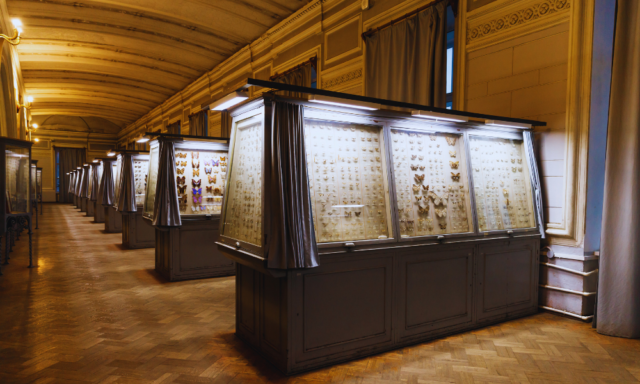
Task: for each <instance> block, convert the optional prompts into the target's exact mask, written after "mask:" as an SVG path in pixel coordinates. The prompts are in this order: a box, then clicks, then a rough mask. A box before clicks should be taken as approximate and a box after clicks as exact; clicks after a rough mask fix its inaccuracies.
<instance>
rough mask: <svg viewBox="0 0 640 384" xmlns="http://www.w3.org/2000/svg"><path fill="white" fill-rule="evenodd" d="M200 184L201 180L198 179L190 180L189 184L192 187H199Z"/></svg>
mask: <svg viewBox="0 0 640 384" xmlns="http://www.w3.org/2000/svg"><path fill="white" fill-rule="evenodd" d="M182 182H184V177H183V178H182ZM200 184H202V180H198V181H195V180H191V185H193V186H194V187H199V186H200Z"/></svg>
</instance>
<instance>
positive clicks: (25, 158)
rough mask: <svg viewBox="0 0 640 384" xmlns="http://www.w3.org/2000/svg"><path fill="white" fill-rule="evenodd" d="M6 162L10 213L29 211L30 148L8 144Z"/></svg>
mask: <svg viewBox="0 0 640 384" xmlns="http://www.w3.org/2000/svg"><path fill="white" fill-rule="evenodd" d="M6 164H7V169H6V183H7V187H6V191H5V193H6V194H7V204H8V208H9V213H26V212H29V176H30V175H29V168H30V162H29V149H28V148H21V147H14V146H12V145H7V149H6Z"/></svg>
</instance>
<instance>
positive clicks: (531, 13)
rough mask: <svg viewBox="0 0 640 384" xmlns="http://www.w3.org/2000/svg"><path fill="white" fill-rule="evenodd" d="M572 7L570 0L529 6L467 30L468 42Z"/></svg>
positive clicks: (543, 2)
mask: <svg viewBox="0 0 640 384" xmlns="http://www.w3.org/2000/svg"><path fill="white" fill-rule="evenodd" d="M570 7H571V3H570V1H569V0H546V1H542V2H539V3H536V4H534V5H531V6H529V7H526V8H523V9H520V10H517V11H514V12H509V13H508V14H506V15H504V16H502V17H499V18H496V19H493V20H490V21H487V22H483V23H481V24H480V25H478V26H475V27H473V28H470V29H469V30H468V31H467V44H469V43H471V42H473V41H474V40H477V39H480V38H483V37H487V36H490V35H492V34H494V33H498V32H501V31H504V30H507V29H509V28H512V27H515V26H520V25H523V24H526V23H529V22H531V21H534V20H538V19H540V18H542V17H546V16H549V15H553V14H555V13H557V12H562V11H567V10H569V8H570Z"/></svg>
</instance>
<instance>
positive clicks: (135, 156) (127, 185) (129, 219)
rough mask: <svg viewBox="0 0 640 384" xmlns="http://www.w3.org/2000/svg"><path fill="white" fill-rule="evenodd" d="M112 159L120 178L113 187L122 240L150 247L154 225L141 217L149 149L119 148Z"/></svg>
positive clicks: (129, 244)
mask: <svg viewBox="0 0 640 384" xmlns="http://www.w3.org/2000/svg"><path fill="white" fill-rule="evenodd" d="M116 163H117V168H118V169H119V170H118V174H117V177H118V179H119V181H120V182H119V184H117V187H116V209H117V211H118V212H119V213H120V214H121V215H122V244H123V245H124V246H126V247H128V248H133V249H136V248H153V247H155V245H156V244H155V229H154V228H153V227H152V226H151V225H149V223H148V222H146V221H145V220H143V219H142V207H143V205H144V197H145V193H146V189H147V177H148V174H147V173H148V171H149V152H140V151H121V152H120V153H118V155H117V159H116ZM118 179H116V180H118Z"/></svg>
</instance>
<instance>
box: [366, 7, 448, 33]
mask: <svg viewBox="0 0 640 384" xmlns="http://www.w3.org/2000/svg"><path fill="white" fill-rule="evenodd" d="M443 1H447V0H434V1H432V2H430V3H429V4H425V5H423V6H422V7H419V8H416V9H414V10H413V11H411V12H408V13H405V14H404V15H402V16H400V17H398V18H396V19H393V20H391V21H390V22H388V23H385V24H382V25H381V26H379V27H377V28H373V29H368V30H367V31H366V32H363V33H362V40H365V39H366V38H367V37H369V36H371V35H374V34H376V33H378V32H380V31H382V30H383V29H386V28H389V27H390V26H392V25H394V24H397V23H399V22H401V21H403V20H405V19H408V18H409V17H411V16H413V15H416V14H418V13H420V12H422V11H424V10H425V9H427V8H430V7H433V6H434V5H436V4H438V3H441V2H443ZM451 8H453V14H454V15H455V14H456V13H457V9H458V7H457V0H451Z"/></svg>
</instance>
